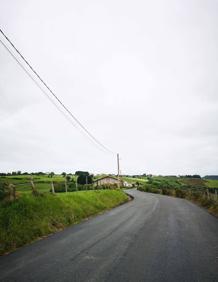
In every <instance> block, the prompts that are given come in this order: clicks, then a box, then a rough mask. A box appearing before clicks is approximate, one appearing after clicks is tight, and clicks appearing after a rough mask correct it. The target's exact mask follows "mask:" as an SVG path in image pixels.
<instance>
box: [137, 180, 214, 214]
mask: <svg viewBox="0 0 218 282" xmlns="http://www.w3.org/2000/svg"><path fill="white" fill-rule="evenodd" d="M137 189H138V190H140V191H144V192H149V193H155V194H162V195H168V196H174V197H178V198H184V199H187V200H191V201H193V202H195V203H197V204H199V205H201V206H202V207H205V208H207V209H208V210H209V212H211V213H212V214H214V215H216V216H218V181H217V180H208V179H207V180H205V179H202V178H200V177H198V176H194V177H192V176H183V177H176V176H172V177H163V176H161V177H155V176H154V177H148V181H147V183H145V184H143V185H138V186H137Z"/></svg>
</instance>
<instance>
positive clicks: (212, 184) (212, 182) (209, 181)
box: [206, 179, 218, 188]
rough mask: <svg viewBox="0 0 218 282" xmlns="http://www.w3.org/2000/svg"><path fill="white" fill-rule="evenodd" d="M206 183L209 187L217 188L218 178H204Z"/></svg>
mask: <svg viewBox="0 0 218 282" xmlns="http://www.w3.org/2000/svg"><path fill="white" fill-rule="evenodd" d="M206 185H207V187H209V188H218V180H212V179H208V180H206Z"/></svg>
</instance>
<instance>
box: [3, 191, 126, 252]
mask: <svg viewBox="0 0 218 282" xmlns="http://www.w3.org/2000/svg"><path fill="white" fill-rule="evenodd" d="M127 200H128V197H127V196H126V194H124V192H122V191H120V190H98V191H84V192H82V191H80V192H74V193H67V194H58V195H55V196H53V195H49V194H44V195H43V196H40V197H33V196H32V195H29V194H24V195H22V197H20V198H19V199H18V200H16V201H15V202H13V203H0V254H4V253H6V252H9V251H12V250H14V249H16V248H18V247H20V246H22V245H25V244H27V243H29V242H31V241H33V240H35V239H37V238H40V237H42V236H45V235H48V234H49V233H52V232H56V231H58V230H61V229H63V228H64V227H66V226H68V225H71V224H74V223H78V222H80V221H81V220H82V219H84V218H86V217H89V216H91V215H95V214H98V213H100V212H102V211H105V210H107V209H110V208H112V207H114V206H117V205H119V204H121V203H124V202H126V201H127Z"/></svg>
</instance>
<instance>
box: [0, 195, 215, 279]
mask: <svg viewBox="0 0 218 282" xmlns="http://www.w3.org/2000/svg"><path fill="white" fill-rule="evenodd" d="M130 193H131V194H132V195H133V196H134V197H135V199H134V200H133V201H131V202H129V203H127V204H125V205H122V206H120V207H117V208H115V209H113V210H111V211H109V212H106V213H105V214H103V215H100V216H97V217H95V218H92V219H90V220H88V221H86V222H83V223H82V224H79V225H76V226H72V227H69V228H67V229H65V230H64V231H62V232H59V233H56V234H54V235H51V236H49V237H47V238H45V239H43V240H40V241H37V242H35V243H33V244H31V245H29V246H26V247H23V248H21V249H19V250H17V251H16V252H14V253H12V254H10V255H6V256H2V257H0V281H20V282H25V281H28V282H31V281H43V282H45V281H52V282H55V281H73V282H75V281H110V282H113V281H117V282H122V281H125V282H127V281H131V282H141V281H152V282H155V281H158V282H159V281H161V282H163V281H170V282H171V281H172V282H180V281H181V282H189V281H190V282H192V281H196V282H200V281H210V282H213V281H218V219H217V218H215V217H213V216H212V215H210V214H208V213H207V211H205V210H204V209H202V208H200V207H198V206H196V205H194V204H192V203H190V202H188V201H186V200H182V199H176V198H171V197H167V196H161V195H154V194H148V193H144V192H139V191H135V190H130Z"/></svg>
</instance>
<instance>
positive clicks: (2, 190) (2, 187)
mask: <svg viewBox="0 0 218 282" xmlns="http://www.w3.org/2000/svg"><path fill="white" fill-rule="evenodd" d="M6 195H7V192H6V184H5V183H0V200H3V199H4V198H5V197H6Z"/></svg>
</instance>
